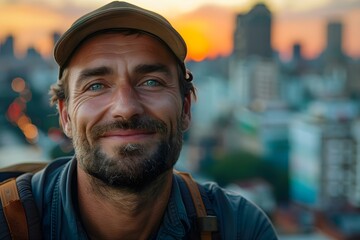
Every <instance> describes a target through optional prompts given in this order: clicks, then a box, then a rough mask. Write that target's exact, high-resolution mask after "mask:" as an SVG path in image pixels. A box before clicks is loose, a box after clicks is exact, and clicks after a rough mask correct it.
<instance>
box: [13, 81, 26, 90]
mask: <svg viewBox="0 0 360 240" xmlns="http://www.w3.org/2000/svg"><path fill="white" fill-rule="evenodd" d="M25 86H26V84H25V81H24V79H22V78H14V79H13V80H12V82H11V88H12V90H14V91H15V92H18V93H20V92H22V91H24V89H25Z"/></svg>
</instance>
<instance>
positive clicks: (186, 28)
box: [178, 22, 210, 61]
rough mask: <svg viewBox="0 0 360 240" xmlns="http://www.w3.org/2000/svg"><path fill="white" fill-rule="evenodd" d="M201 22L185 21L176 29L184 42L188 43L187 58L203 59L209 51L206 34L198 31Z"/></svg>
mask: <svg viewBox="0 0 360 240" xmlns="http://www.w3.org/2000/svg"><path fill="white" fill-rule="evenodd" d="M200 26H201V23H200V22H198V23H194V22H192V23H187V24H186V25H183V26H181V27H180V28H179V29H178V30H179V31H180V32H181V34H182V36H183V38H184V40H185V42H187V44H188V53H189V54H188V55H189V58H191V59H193V60H195V61H201V60H204V58H205V57H206V56H207V54H208V53H209V52H210V42H209V40H208V39H207V37H206V35H205V34H204V33H203V32H201V31H199V30H200V29H202V28H201V27H200Z"/></svg>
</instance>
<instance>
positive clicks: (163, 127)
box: [59, 34, 191, 190]
mask: <svg viewBox="0 0 360 240" xmlns="http://www.w3.org/2000/svg"><path fill="white" fill-rule="evenodd" d="M68 73H69V76H68V81H69V84H68V86H69V89H68V90H69V93H68V96H69V100H68V104H65V102H64V101H60V102H59V111H60V116H61V121H62V124H63V127H64V131H65V133H66V135H68V136H69V137H70V138H72V139H73V144H74V148H75V153H76V157H77V159H78V162H79V166H80V168H81V169H82V170H84V171H86V172H87V173H89V174H90V175H92V176H94V177H96V178H98V179H100V180H102V181H104V182H105V183H106V184H108V185H110V186H114V187H119V188H127V189H132V190H139V189H141V188H143V187H144V186H146V185H147V184H148V183H151V182H152V181H153V180H155V179H156V178H157V177H158V176H159V175H160V174H161V173H163V172H165V171H167V170H169V169H170V168H172V166H173V165H174V164H175V162H176V160H177V158H178V156H179V153H180V150H181V145H182V131H184V130H186V129H187V128H188V126H189V122H190V105H191V99H190V96H186V97H185V99H184V101H183V100H182V97H181V96H180V90H179V81H178V72H177V67H176V62H175V60H174V58H173V57H172V56H171V54H170V53H169V52H168V50H167V49H166V48H165V46H164V45H163V44H161V43H160V42H159V41H158V40H156V39H155V38H152V37H150V36H147V35H144V34H141V35H137V34H136V35H123V34H102V35H98V36H95V37H93V38H91V39H89V40H87V41H86V42H85V43H84V44H83V45H82V46H81V47H80V48H79V49H78V50H77V51H76V53H75V54H74V55H73V57H72V59H71V61H70V63H69V65H68Z"/></svg>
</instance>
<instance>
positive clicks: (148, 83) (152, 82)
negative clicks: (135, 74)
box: [144, 79, 160, 87]
mask: <svg viewBox="0 0 360 240" xmlns="http://www.w3.org/2000/svg"><path fill="white" fill-rule="evenodd" d="M144 85H145V86H148V87H157V86H160V83H159V82H158V81H156V80H154V79H150V80H147V81H146V82H145V83H144Z"/></svg>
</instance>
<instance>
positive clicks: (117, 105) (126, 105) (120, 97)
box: [111, 86, 144, 120]
mask: <svg viewBox="0 0 360 240" xmlns="http://www.w3.org/2000/svg"><path fill="white" fill-rule="evenodd" d="M143 111H144V109H143V106H142V104H141V102H140V99H139V97H138V95H137V93H136V91H135V90H134V89H133V88H132V87H131V86H121V87H120V86H119V87H118V88H117V89H116V90H115V91H114V94H113V98H112V103H111V114H112V117H113V118H122V119H125V120H128V119H130V118H131V117H133V116H135V115H140V114H142V113H143Z"/></svg>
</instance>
